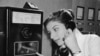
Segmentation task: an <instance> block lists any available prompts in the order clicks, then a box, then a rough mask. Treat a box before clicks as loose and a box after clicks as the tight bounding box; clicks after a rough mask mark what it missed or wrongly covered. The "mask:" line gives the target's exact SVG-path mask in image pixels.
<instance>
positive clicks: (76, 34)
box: [74, 28, 85, 52]
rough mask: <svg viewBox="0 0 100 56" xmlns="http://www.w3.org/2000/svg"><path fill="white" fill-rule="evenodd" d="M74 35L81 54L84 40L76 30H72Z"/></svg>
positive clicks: (82, 35)
mask: <svg viewBox="0 0 100 56" xmlns="http://www.w3.org/2000/svg"><path fill="white" fill-rule="evenodd" d="M74 34H75V37H76V40H77V43H78V46H79V48H80V50H81V52H82V50H83V44H84V40H85V37H84V34H82V33H81V32H80V31H79V30H78V29H77V28H76V29H74Z"/></svg>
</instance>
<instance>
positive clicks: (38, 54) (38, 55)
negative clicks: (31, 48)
mask: <svg viewBox="0 0 100 56" xmlns="http://www.w3.org/2000/svg"><path fill="white" fill-rule="evenodd" d="M36 55H37V56H44V55H42V54H40V53H38V52H36Z"/></svg>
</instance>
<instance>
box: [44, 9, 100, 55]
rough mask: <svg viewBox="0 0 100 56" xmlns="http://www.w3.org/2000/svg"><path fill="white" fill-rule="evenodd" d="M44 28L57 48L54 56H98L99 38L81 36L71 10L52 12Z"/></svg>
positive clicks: (87, 35) (99, 49)
mask: <svg viewBox="0 0 100 56" xmlns="http://www.w3.org/2000/svg"><path fill="white" fill-rule="evenodd" d="M44 26H45V29H46V31H47V32H48V34H49V36H50V38H51V39H52V40H53V41H54V42H55V43H56V44H57V45H58V46H59V48H57V49H58V50H57V51H58V52H57V51H56V52H57V53H56V54H55V53H54V56H100V37H98V36H97V35H95V34H91V35H90V34H85V35H84V34H82V33H81V32H80V31H79V30H78V29H77V27H76V25H75V22H74V15H73V12H72V10H65V9H62V10H59V11H57V12H53V13H52V14H51V15H50V16H49V17H48V18H47V19H46V21H45V22H44ZM62 49H64V50H63V51H59V50H62ZM62 53H63V54H64V55H62ZM57 54H58V55H57Z"/></svg>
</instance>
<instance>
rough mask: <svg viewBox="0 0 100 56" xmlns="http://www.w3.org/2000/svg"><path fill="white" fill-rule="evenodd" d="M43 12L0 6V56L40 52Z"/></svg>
mask: <svg viewBox="0 0 100 56" xmlns="http://www.w3.org/2000/svg"><path fill="white" fill-rule="evenodd" d="M42 18H43V12H42V11H39V10H29V9H23V8H13V7H0V56H36V55H35V53H36V52H39V53H41V47H42V46H41V45H42Z"/></svg>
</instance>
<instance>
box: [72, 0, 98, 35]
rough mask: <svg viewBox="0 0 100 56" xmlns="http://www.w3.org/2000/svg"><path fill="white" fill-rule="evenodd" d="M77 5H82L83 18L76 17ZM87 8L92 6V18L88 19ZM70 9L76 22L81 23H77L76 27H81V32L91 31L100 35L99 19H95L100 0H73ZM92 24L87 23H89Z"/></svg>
mask: <svg viewBox="0 0 100 56" xmlns="http://www.w3.org/2000/svg"><path fill="white" fill-rule="evenodd" d="M77 6H81V7H84V18H83V20H77V19H76V13H77V10H76V9H77ZM88 8H94V10H95V14H94V20H93V21H92V20H88ZM72 9H73V10H74V13H75V21H76V23H78V22H79V23H82V25H77V26H78V28H83V32H92V33H96V34H99V35H100V25H99V24H100V21H97V15H98V9H100V0H73V2H72ZM91 23H92V24H93V25H89V24H91Z"/></svg>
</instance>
